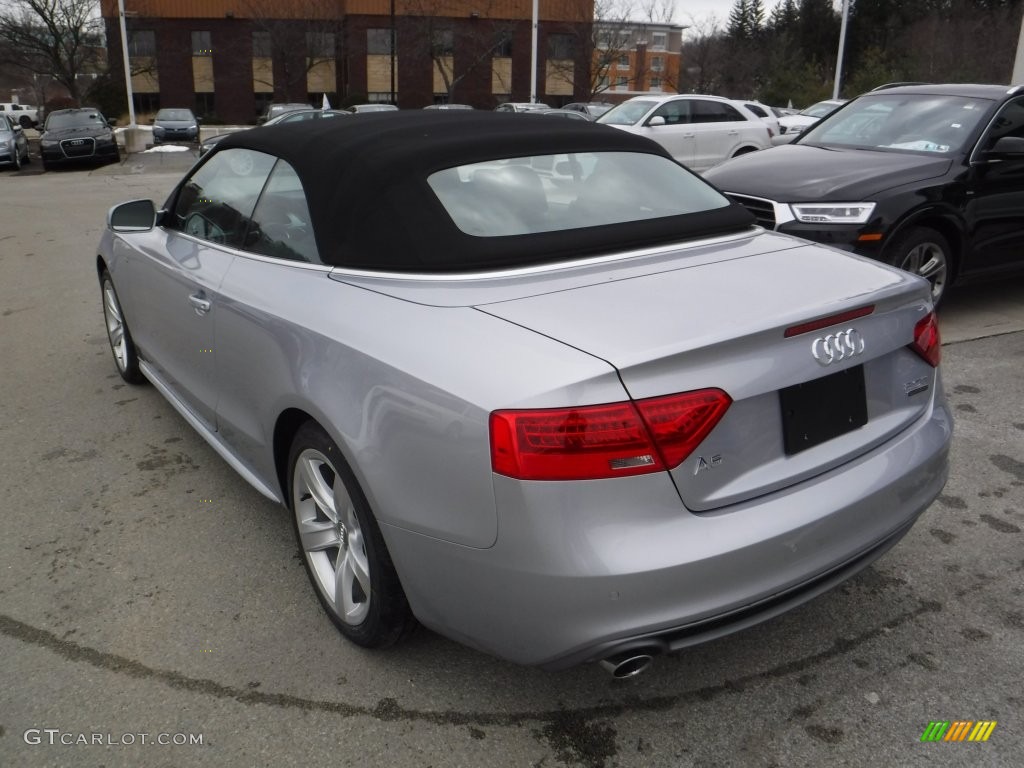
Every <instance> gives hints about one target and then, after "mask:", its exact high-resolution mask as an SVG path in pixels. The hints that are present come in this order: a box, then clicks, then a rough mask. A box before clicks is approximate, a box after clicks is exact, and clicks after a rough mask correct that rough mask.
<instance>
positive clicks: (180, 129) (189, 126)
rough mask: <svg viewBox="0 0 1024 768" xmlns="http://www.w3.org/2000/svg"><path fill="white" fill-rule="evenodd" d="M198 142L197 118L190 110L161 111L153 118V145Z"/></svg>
mask: <svg viewBox="0 0 1024 768" xmlns="http://www.w3.org/2000/svg"><path fill="white" fill-rule="evenodd" d="M168 141H188V142H193V141H199V118H197V117H196V116H195V115H194V114H192V110H191V109H161V110H159V111H158V112H157V113H156V117H154V118H153V144H154V145H158V144H163V143H164V142H168Z"/></svg>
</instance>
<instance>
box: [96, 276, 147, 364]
mask: <svg viewBox="0 0 1024 768" xmlns="http://www.w3.org/2000/svg"><path fill="white" fill-rule="evenodd" d="M100 295H101V297H102V299H103V324H104V325H105V326H106V329H107V341H109V342H110V351H111V353H112V354H113V355H114V365H115V366H117V372H118V373H119V374H121V378H122V379H124V380H125V381H127V382H128V383H129V384H144V383H145V382H146V377H145V376H143V375H142V371H140V370H139V355H138V353H137V352H136V350H135V342H134V341H132V335H131V333H130V332H129V330H128V323H127V322H126V321H125V319H124V312H123V311H122V309H121V302H120V301H119V300H118V298H117V291H116V290H114V281H113V280H111V279H110V273H109V272H107V271H106V270H103V274H101V275H100Z"/></svg>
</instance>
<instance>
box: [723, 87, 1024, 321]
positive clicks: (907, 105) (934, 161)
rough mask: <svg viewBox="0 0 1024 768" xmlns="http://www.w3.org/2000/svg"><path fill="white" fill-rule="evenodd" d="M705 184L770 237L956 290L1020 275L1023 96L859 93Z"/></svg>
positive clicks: (917, 90)
mask: <svg viewBox="0 0 1024 768" xmlns="http://www.w3.org/2000/svg"><path fill="white" fill-rule="evenodd" d="M707 178H708V179H709V180H710V181H711V182H713V183H714V184H716V185H717V186H718V187H720V188H721V189H723V190H725V191H726V192H727V193H728V194H729V195H730V196H732V197H733V198H734V199H735V200H738V201H739V202H741V203H742V204H744V205H746V206H747V207H748V208H749V209H750V210H751V211H752V212H753V213H754V214H755V215H756V216H757V218H758V221H759V222H760V223H761V224H762V225H763V226H765V227H767V228H769V229H777V230H779V231H782V232H787V233H789V234H793V235H799V236H801V237H804V238H807V239H809V240H815V241H817V242H820V243H826V244H828V245H832V246H835V247H838V248H842V249H844V250H848V251H854V252H855V253H859V254H862V255H864V256H869V257H871V258H874V259H878V260H879V261H884V262H886V263H888V264H893V265H895V266H897V267H900V268H902V269H906V270H909V271H911V272H914V273H916V274H918V275H921V276H922V277H925V278H927V279H928V280H929V281H930V282H931V285H932V299H933V301H935V303H938V302H939V301H940V300H941V299H942V297H943V296H944V295H945V292H946V290H947V288H948V287H949V286H950V285H951V284H952V283H954V282H957V281H966V280H969V279H972V278H980V277H990V276H997V275H1003V274H1009V273H1011V272H1021V271H1024V256H1022V254H1024V88H1022V87H1020V86H1018V87H1015V88H1010V87H1007V86H1003V85H924V86H903V87H893V88H887V89H885V90H880V91H872V92H870V93H866V94H864V95H862V96H860V97H858V98H857V99H855V100H854V101H852V102H851V103H849V104H847V105H846V106H844V107H842V108H841V109H840V110H839V111H837V112H834V113H833V114H832V115H830V116H829V117H827V118H824V119H822V121H821V122H819V123H818V124H816V125H814V126H813V127H812V128H809V129H807V130H806V131H805V132H804V133H803V134H801V136H800V137H799V138H798V139H797V140H796V141H795V142H794V143H792V144H789V145H786V146H781V147H775V148H773V149H771V150H770V151H768V152H759V153H758V154H757V155H756V156H752V157H743V158H737V159H736V160H733V161H730V162H728V163H724V164H723V165H721V166H719V167H718V168H715V169H714V170H712V171H709V172H708V174H707Z"/></svg>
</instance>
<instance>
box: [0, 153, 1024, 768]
mask: <svg viewBox="0 0 1024 768" xmlns="http://www.w3.org/2000/svg"><path fill="white" fill-rule="evenodd" d="M184 155H185V153H179V154H175V155H171V154H159V155H152V156H148V155H147V156H142V155H135V156H129V157H128V158H127V159H126V160H125V162H124V163H123V164H121V165H119V166H108V167H106V168H103V169H98V170H96V171H88V170H64V171H57V172H52V173H39V171H40V170H41V169H40V168H38V159H36V160H35V161H34V167H32V169H31V170H26V171H24V172H22V173H19V174H13V173H11V172H9V171H6V172H0V190H2V197H0V199H2V200H3V201H4V202H3V204H2V205H0V323H2V333H0V361H2V363H0V393H2V397H0V443H2V445H3V446H4V447H5V448H4V450H3V452H2V453H0V483H2V485H3V500H4V501H3V503H2V508H3V515H2V517H0V520H2V529H0V530H2V536H0V766H18V767H20V766H71V765H74V766H101V765H102V766H108V767H112V766H141V765H144V766H185V765H188V766H193V765H194V766H217V767H218V768H220V767H223V766H236V765H237V766H257V765H259V766H265V765H274V766H288V765H322V764H328V763H329V764H332V765H342V766H347V765H353V766H355V765H359V766H367V765H370V766H373V765H382V766H383V765H386V766H399V767H405V766H436V767H438V768H440V767H442V766H474V767H475V766H547V767H551V766H585V767H587V768H590V767H603V768H612V767H613V766H643V767H645V768H646V767H647V766H671V767H673V768H676V767H679V768H683V767H686V766H694V767H697V766H700V767H705V766H707V767H710V766H744V767H746V766H787V767H788V766H814V767H815V768H819V767H820V766H826V765H844V766H867V765H885V766H902V765H909V766H917V765H920V766H924V765H929V766H930V765H948V766H972V765H978V766H1018V765H1020V764H1021V759H1020V755H1021V754H1022V750H1024V693H1022V691H1021V680H1022V679H1024V599H1022V593H1024V377H1022V376H1021V369H1022V363H1021V361H1022V360H1024V280H1021V279H1017V280H1014V281H1004V282H1001V283H998V284H989V285H980V286H975V287H969V288H965V289H962V290H961V291H959V292H958V293H957V294H956V295H954V296H951V297H950V299H949V303H948V305H947V306H946V307H945V308H944V310H943V312H942V314H941V324H942V332H943V335H944V339H945V341H946V345H945V347H944V349H943V355H944V363H943V369H944V379H945V385H946V389H947V392H948V394H949V398H950V401H951V404H952V407H953V409H954V413H955V415H956V418H957V425H956V435H955V438H954V444H953V450H952V456H951V474H950V480H949V483H948V485H947V487H946V489H945V492H944V494H943V495H942V496H941V497H940V498H939V500H938V501H937V502H936V503H935V504H934V505H933V507H932V508H931V509H930V510H929V511H928V512H927V513H925V515H924V517H923V518H922V519H921V520H920V521H919V522H918V524H917V525H916V526H915V528H914V529H913V530H912V531H911V532H910V534H909V535H908V536H907V537H906V538H905V539H904V540H903V541H902V542H901V543H900V544H899V545H898V546H897V547H896V548H895V549H893V550H892V551H890V552H889V553H888V554H886V555H885V556H884V557H883V558H882V559H881V560H880V561H878V562H877V563H876V564H875V565H873V566H872V567H870V568H868V569H867V570H866V571H864V572H863V573H861V574H860V575H859V576H858V577H856V578H854V579H853V580H851V581H850V582H848V583H847V584H845V585H844V586H842V587H841V588H839V589H837V590H834V591H833V592H831V593H829V594H827V595H825V596H823V597H821V598H819V599H817V600H815V601H813V602H812V603H810V604H808V605H806V606H804V607H802V608H800V609H798V610H796V611H794V612H792V613H790V614H788V615H786V616H783V617H781V618H778V619H775V620H772V621H770V622H768V623H766V624H763V625H761V626H759V627H755V628H753V629H750V630H747V631H745V632H743V633H740V634H737V635H734V636H731V637H729V638H726V639H723V640H720V641H717V642H715V643H711V644H708V645H704V646H700V647H698V648H694V649H691V650H689V651H687V652H685V653H681V654H677V655H674V656H670V657H664V658H659V659H657V660H656V661H655V663H654V664H653V665H652V666H651V668H650V669H649V670H648V671H647V672H646V673H645V674H644V675H642V676H640V677H639V678H637V679H635V680H629V681H615V680H612V679H611V678H610V677H609V676H608V675H607V674H606V673H604V672H603V671H602V670H600V669H599V668H598V667H596V666H586V667H578V668H576V669H572V670H569V671H566V672H562V673H557V674H551V673H545V672H541V671H538V670H533V669H524V668H520V667H516V666H513V665H510V664H507V663H505V662H502V661H499V660H496V659H492V658H490V657H487V656H484V655H482V654H480V653H477V652H475V651H472V650H470V649H468V648H465V647H462V646H460V645H456V644H455V643H452V642H450V641H448V640H445V639H443V638H440V637H438V636H436V635H434V634H432V633H430V632H427V631H422V630H421V631H420V632H418V633H417V634H416V635H414V636H413V638H411V640H410V641H409V642H407V643H406V644H405V645H402V646H400V647H398V648H395V649H392V650H390V651H387V652H383V653H370V652H365V651H361V650H359V649H357V648H355V647H354V646H352V645H349V644H347V643H346V642H345V641H343V640H342V639H341V637H340V636H339V635H338V633H337V632H336V631H335V629H334V628H333V626H332V625H331V624H330V622H329V621H328V620H327V618H326V617H325V616H324V615H323V613H322V611H321V609H320V606H319V605H318V603H317V601H316V599H315V597H314V596H313V593H312V591H311V589H310V587H309V584H308V582H307V579H306V576H305V573H304V571H303V568H302V563H301V561H300V560H299V554H298V552H297V549H296V546H295V544H294V542H293V539H292V531H291V525H290V522H289V519H288V516H287V514H286V513H285V512H284V510H282V509H280V508H278V507H277V506H275V505H273V504H272V503H270V502H269V501H267V500H266V499H264V498H263V497H262V496H260V495H259V494H258V493H257V492H256V491H254V490H253V489H251V488H250V487H249V486H248V485H246V484H245V483H244V482H243V481H242V480H241V479H240V478H239V477H238V476H237V475H236V474H235V473H234V472H233V471H232V470H231V469H230V468H229V467H228V466H227V465H226V464H225V463H224V462H223V461H222V460H221V459H220V458H218V457H217V456H216V454H215V453H214V452H213V450H212V449H210V448H209V447H208V446H207V445H206V444H205V443H204V442H203V441H202V440H201V438H199V437H198V435H196V434H195V433H194V432H193V431H192V430H191V429H190V428H189V427H188V425H187V424H186V423H185V422H184V421H183V420H182V419H181V418H180V417H179V416H178V415H177V414H176V412H175V411H173V410H172V408H171V407H170V406H169V405H168V404H167V403H165V402H164V401H163V400H162V398H161V397H160V396H159V394H158V393H157V392H156V391H155V390H154V389H153V388H151V387H129V386H127V385H125V384H124V383H123V382H122V381H121V379H120V378H119V377H118V376H117V374H116V372H115V369H114V364H113V362H112V360H111V357H110V350H109V347H108V345H107V340H106V336H105V332H104V328H103V321H102V311H101V307H100V301H99V290H98V286H97V282H96V276H95V270H94V264H93V262H94V254H95V250H94V249H95V243H96V242H97V241H98V239H99V235H100V231H101V227H102V225H103V217H104V214H105V211H106V210H107V208H108V207H109V206H110V205H112V204H114V203H116V202H120V201H122V200H126V199H131V198H139V197H151V198H154V199H156V200H158V201H162V200H163V198H164V197H165V196H166V194H167V193H168V192H169V191H170V189H171V188H172V186H173V185H174V183H175V182H176V181H177V179H178V177H179V176H180V173H181V172H182V171H183V170H184V168H187V167H188V164H189V163H190V159H189V158H188V157H185V156H184ZM931 721H972V722H977V721H996V722H997V726H996V727H995V729H994V730H993V731H992V733H991V736H990V738H989V739H988V741H986V742H984V743H971V742H941V743H924V742H922V741H921V736H922V733H923V732H924V731H925V729H926V727H927V726H928V725H929V723H930V722H931ZM143 734H144V735H145V736H143ZM197 738H198V740H201V742H202V743H201V744H196V743H195V741H196V740H197ZM83 740H84V741H85V742H86V743H82V742H83ZM161 741H166V742H168V743H166V744H164V743H160V742H161ZM182 741H184V743H180V742H182ZM51 742H52V743H51ZM68 742H70V743H68ZM97 742H98V743H97ZM190 742H191V743H190Z"/></svg>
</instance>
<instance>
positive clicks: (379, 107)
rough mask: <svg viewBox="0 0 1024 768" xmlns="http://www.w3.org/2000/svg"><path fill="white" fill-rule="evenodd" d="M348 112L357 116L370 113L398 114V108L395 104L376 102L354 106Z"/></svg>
mask: <svg viewBox="0 0 1024 768" xmlns="http://www.w3.org/2000/svg"><path fill="white" fill-rule="evenodd" d="M348 111H349V112H351V113H352V114H355V115H362V114H366V113H368V112H397V111H398V107H396V106H395V105H394V104H383V103H381V102H376V103H374V104H353V105H352V106H351V107H349V108H348Z"/></svg>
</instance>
